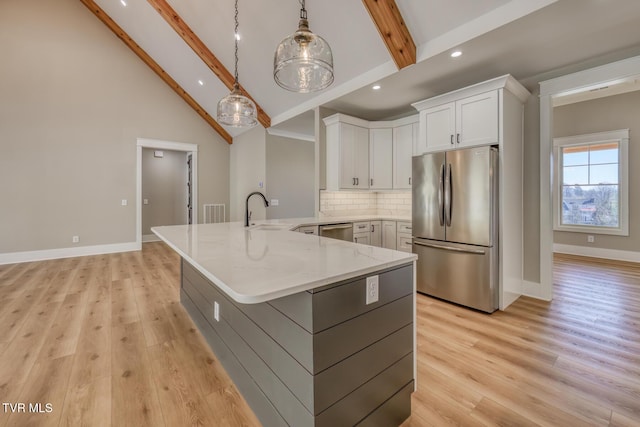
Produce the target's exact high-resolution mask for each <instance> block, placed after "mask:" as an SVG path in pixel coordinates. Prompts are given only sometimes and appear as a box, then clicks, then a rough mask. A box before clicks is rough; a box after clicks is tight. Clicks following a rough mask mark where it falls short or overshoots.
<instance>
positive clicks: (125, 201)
mask: <svg viewBox="0 0 640 427" xmlns="http://www.w3.org/2000/svg"><path fill="white" fill-rule="evenodd" d="M120 203H121V204H122V206H127V204H128V202H127V199H122V202H120Z"/></svg>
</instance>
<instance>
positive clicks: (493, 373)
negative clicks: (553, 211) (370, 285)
mask: <svg viewBox="0 0 640 427" xmlns="http://www.w3.org/2000/svg"><path fill="white" fill-rule="evenodd" d="M554 273H555V298H554V300H553V301H552V302H551V303H545V302H541V301H537V300H534V299H531V298H520V299H519V300H518V301H516V303H514V304H513V305H512V306H511V307H509V309H508V310H506V311H505V312H496V313H494V314H492V315H486V314H482V313H478V312H475V311H471V310H467V309H464V308H460V307H457V306H455V305H452V304H448V303H445V302H442V301H439V300H435V299H432V298H429V297H426V296H423V295H419V296H418V332H419V336H418V384H419V389H418V392H416V393H414V395H413V405H412V408H413V414H412V416H411V418H410V419H409V420H407V422H405V423H404V424H403V426H404V427H409V426H449V425H460V426H554V427H556V426H583V425H584V426H587V425H595V426H598V425H600V426H640V265H638V264H625V263H602V262H601V261H597V260H593V259H585V258H576V257H567V256H563V257H556V259H555V272H554ZM178 291H179V258H178V257H177V255H176V254H175V253H174V252H173V251H171V250H170V249H169V248H168V247H167V246H165V245H164V244H162V243H147V244H145V245H144V248H143V250H142V251H141V252H129V253H122V254H112V255H104V256H90V257H81V258H69V259H64V260H54V261H43V262H34V263H24V264H14V265H4V266H0V400H1V401H2V402H6V403H13V404H16V403H25V404H26V405H28V404H29V403H31V404H37V403H40V404H41V408H40V412H31V413H29V411H28V409H29V408H28V406H27V408H26V412H15V413H12V412H11V410H10V409H9V408H8V407H6V405H3V408H2V410H0V427H4V426H11V427H13V426H129V425H131V426H154V427H155V426H169V427H173V426H180V427H182V426H257V425H259V423H258V421H257V420H256V418H255V416H254V415H253V413H252V412H251V410H250V409H249V408H248V406H247V405H246V403H245V401H244V400H243V399H242V397H240V395H239V394H238V391H237V390H236V388H235V387H234V385H233V384H232V383H231V381H230V379H229V378H228V376H227V375H226V373H225V371H224V370H223V369H222V367H221V366H220V365H219V363H218V361H217V360H216V358H215V356H214V355H213V353H211V351H210V350H209V349H208V347H207V345H206V343H205V341H204V340H203V338H202V337H201V336H200V334H199V333H198V332H197V330H196V328H195V326H194V325H193V323H192V322H191V320H190V319H189V317H188V315H187V314H186V313H185V311H184V310H183V309H182V307H181V306H180V303H179V292H178ZM46 404H50V405H51V406H50V407H47V406H46ZM5 407H6V410H5ZM49 408H50V409H51V411H49V412H48V409H49Z"/></svg>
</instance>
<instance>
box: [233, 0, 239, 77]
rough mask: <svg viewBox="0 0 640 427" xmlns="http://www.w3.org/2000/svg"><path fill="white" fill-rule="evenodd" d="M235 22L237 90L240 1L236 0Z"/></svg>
mask: <svg viewBox="0 0 640 427" xmlns="http://www.w3.org/2000/svg"><path fill="white" fill-rule="evenodd" d="M235 20H236V28H235V33H234V34H233V39H234V40H235V45H236V52H235V58H236V71H235V79H236V81H235V83H234V85H233V86H234V88H237V87H238V86H239V85H238V36H239V35H238V0H236V15H235Z"/></svg>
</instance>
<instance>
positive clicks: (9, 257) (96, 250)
mask: <svg viewBox="0 0 640 427" xmlns="http://www.w3.org/2000/svg"><path fill="white" fill-rule="evenodd" d="M140 249H141V248H140V246H139V245H138V244H137V243H136V242H128V243H114V244H110V245H96V246H80V247H73V248H59V249H46V250H41V251H26V252H9V253H4V254H0V265H3V264H16V263H21V262H32V261H45V260H50V259H60V258H72V257H78V256H88V255H102V254H111V253H116V252H131V251H139V250H140Z"/></svg>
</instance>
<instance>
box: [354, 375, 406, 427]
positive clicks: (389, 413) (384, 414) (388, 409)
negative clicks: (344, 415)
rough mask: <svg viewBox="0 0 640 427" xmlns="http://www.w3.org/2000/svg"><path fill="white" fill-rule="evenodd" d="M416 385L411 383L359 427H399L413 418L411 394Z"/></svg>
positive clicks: (359, 424)
mask: <svg viewBox="0 0 640 427" xmlns="http://www.w3.org/2000/svg"><path fill="white" fill-rule="evenodd" d="M414 387H415V385H414V382H413V381H411V382H410V383H409V384H407V385H406V386H404V387H403V388H402V390H400V391H399V392H397V393H396V394H394V395H393V396H392V397H391V398H389V400H387V401H386V402H385V403H384V404H382V405H381V406H379V407H378V408H377V409H376V410H375V411H373V412H372V413H371V414H369V415H368V416H367V418H365V419H364V420H362V421H361V422H360V423H358V427H380V426H399V425H400V424H402V423H403V422H404V421H405V420H406V419H407V418H409V417H410V416H411V393H413V389H414Z"/></svg>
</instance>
